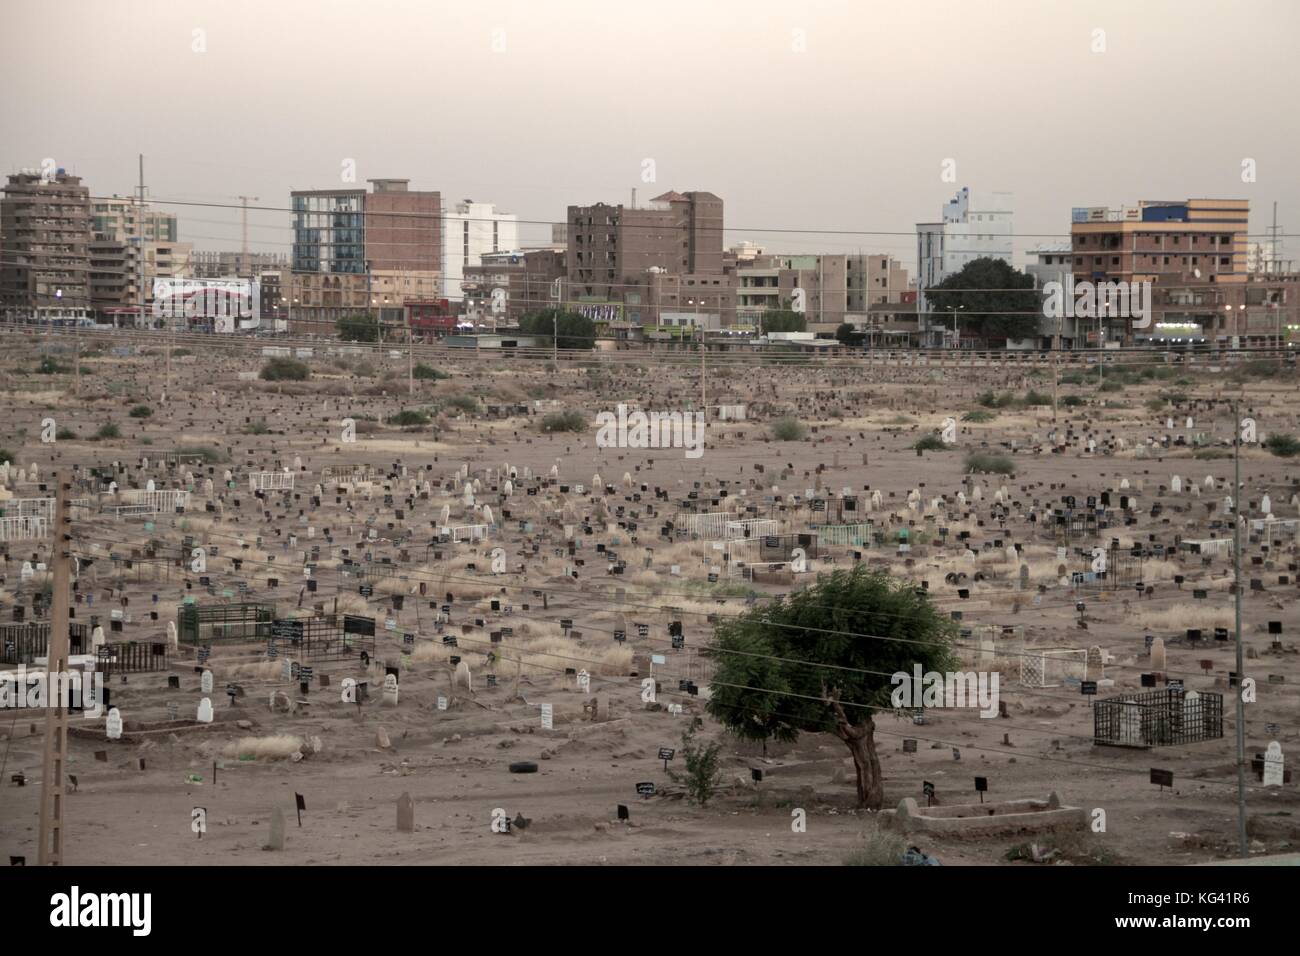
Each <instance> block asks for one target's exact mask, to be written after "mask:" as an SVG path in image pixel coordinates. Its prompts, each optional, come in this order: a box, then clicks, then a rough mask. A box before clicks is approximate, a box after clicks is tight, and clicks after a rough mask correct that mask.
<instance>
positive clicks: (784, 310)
mask: <svg viewBox="0 0 1300 956" xmlns="http://www.w3.org/2000/svg"><path fill="white" fill-rule="evenodd" d="M758 321H759V324H760V325H761V326H762V329H763V333H764V334H766V333H768V332H806V331H808V320H807V318H805V317H804V316H803V315H801V314H800V313H798V312H796V311H795V310H794V309H792V308H791V307H790V301H789V300H788V299H787V300H786V301H785V302H783V303H782V304H781V308H779V309H768V310H766V311H765V312H763V314H762V316H761V317H760V318H759V320H758Z"/></svg>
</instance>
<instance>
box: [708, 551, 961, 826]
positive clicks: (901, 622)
mask: <svg viewBox="0 0 1300 956" xmlns="http://www.w3.org/2000/svg"><path fill="white" fill-rule="evenodd" d="M956 634H957V625H956V624H955V623H954V622H953V621H951V620H949V619H947V618H946V617H945V616H944V615H943V614H942V613H941V612H940V611H939V610H937V609H936V608H935V607H934V606H933V605H931V604H930V601H929V598H928V596H927V594H926V592H924V591H920V590H919V589H917V588H915V587H913V586H912V585H911V584H909V583H907V582H906V581H902V580H897V579H893V578H891V577H890V576H889V575H888V573H886V572H885V571H883V570H874V571H873V570H868V569H867V567H866V566H865V565H860V564H859V565H855V566H854V567H853V568H852V569H840V570H837V571H834V572H832V573H830V574H826V575H821V576H819V577H818V579H817V581H816V582H815V583H814V584H812V585H810V586H809V587H806V588H804V589H802V590H799V591H796V592H794V593H793V594H789V595H786V596H785V597H783V598H782V599H780V600H778V601H774V602H771V603H769V604H766V605H761V606H757V607H754V608H751V609H750V610H749V611H747V612H745V613H744V614H742V615H740V616H739V617H735V618H731V619H729V620H726V621H724V622H723V623H722V624H720V625H718V628H717V632H716V634H715V641H714V644H713V646H712V647H711V648H709V649H708V650H707V651H706V652H705V653H706V655H707V656H708V657H710V658H712V659H713V660H714V661H716V667H715V671H714V677H713V680H712V682H711V688H710V690H711V697H710V700H709V702H708V705H707V708H708V711H709V713H710V714H711V715H712V716H713V717H715V718H716V719H718V720H719V721H721V722H722V723H723V724H724V725H726V727H727V728H728V729H729V730H730V731H731V732H732V733H734V734H736V735H737V736H738V737H741V738H743V739H747V740H755V741H766V740H768V739H772V740H777V741H785V742H792V741H794V740H796V739H797V738H798V736H799V734H800V733H801V732H804V733H832V734H835V736H837V737H839V739H840V740H841V741H843V742H844V744H845V746H847V747H848V748H849V751H850V753H851V754H852V756H853V762H854V767H855V769H856V771H857V791H858V801H859V803H860V804H861V805H862V806H864V807H867V808H869V809H873V810H878V809H880V806H881V803H882V801H883V799H884V788H883V783H882V780H881V775H880V761H879V759H878V757H877V755H876V748H875V737H874V731H875V723H874V720H873V714H874V712H875V711H876V710H878V709H886V710H888V709H891V708H892V704H891V693H892V691H893V688H894V687H895V684H894V683H893V682H892V681H891V680H890V678H891V676H892V675H893V674H895V673H897V672H899V671H902V672H905V673H907V674H911V673H912V672H913V667H914V665H916V664H920V665H921V668H922V671H931V670H934V671H940V672H944V671H949V670H951V669H952V668H953V667H954V666H955V663H956V659H955V656H954V654H953V651H952V645H953V641H954V640H955V637H956Z"/></svg>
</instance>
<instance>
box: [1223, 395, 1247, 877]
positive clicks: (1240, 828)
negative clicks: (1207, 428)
mask: <svg viewBox="0 0 1300 956" xmlns="http://www.w3.org/2000/svg"><path fill="white" fill-rule="evenodd" d="M1232 430H1233V442H1232V449H1233V455H1232V473H1233V485H1232V564H1233V581H1234V584H1233V588H1232V590H1233V592H1234V596H1235V598H1236V624H1237V687H1236V695H1237V841H1238V844H1239V851H1240V854H1241V856H1242V858H1243V859H1244V858H1246V857H1249V856H1250V843H1249V841H1248V840H1247V837H1246V703H1245V701H1243V700H1242V699H1241V682H1242V677H1243V674H1244V668H1243V666H1242V650H1241V406H1240V405H1238V404H1237V403H1236V402H1233V403H1232ZM1228 685H1229V689H1231V685H1232V681H1229V682H1228Z"/></svg>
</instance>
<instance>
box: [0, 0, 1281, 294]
mask: <svg viewBox="0 0 1300 956" xmlns="http://www.w3.org/2000/svg"><path fill="white" fill-rule="evenodd" d="M48 10H49V8H46V7H37V6H31V5H25V6H16V7H13V8H11V9H9V10H8V11H7V13H8V29H7V30H6V32H5V33H4V35H3V36H0V56H3V62H4V66H3V71H4V75H5V79H6V81H7V85H8V86H9V88H10V89H11V90H12V91H14V92H13V93H11V95H10V96H8V97H6V98H5V99H4V101H3V104H2V105H0V128H3V130H4V133H5V135H4V145H3V148H0V162H3V164H4V169H3V171H4V172H5V173H6V174H7V173H11V172H14V171H16V170H18V169H20V168H23V167H33V166H39V165H40V164H41V162H42V160H44V159H45V158H47V157H49V158H52V159H54V160H55V162H56V163H57V165H59V166H61V167H65V168H67V169H68V171H69V172H71V173H74V174H76V175H80V176H82V177H83V178H84V180H85V182H86V184H87V185H88V186H89V187H90V190H91V192H92V194H93V195H97V196H106V195H112V194H119V195H130V194H131V192H132V190H133V189H134V187H135V183H136V168H137V167H136V164H137V158H136V157H137V154H138V153H143V154H144V157H145V176H146V183H147V186H148V192H149V196H150V197H151V199H153V200H154V201H156V202H159V203H160V204H161V203H162V202H163V201H164V200H169V199H170V200H184V201H197V202H216V203H230V204H231V205H232V206H237V205H238V202H239V200H238V198H237V197H238V196H240V195H244V196H257V197H259V200H258V202H257V203H256V205H260V206H272V207H285V206H287V205H288V204H289V192H290V191H291V190H293V189H307V188H327V187H334V188H337V187H341V186H345V185H350V184H348V183H344V182H343V181H342V179H341V169H342V164H343V163H344V162H346V161H348V160H354V161H355V164H356V185H358V186H364V185H365V181H366V180H367V179H370V178H383V177H401V178H409V179H410V180H411V183H412V187H413V188H427V189H437V190H439V191H440V192H441V193H442V195H443V198H444V202H455V201H457V200H460V199H463V198H471V197H472V198H473V199H475V200H479V201H489V202H494V203H496V205H497V207H498V209H499V210H502V211H506V212H512V213H515V214H516V215H518V216H519V217H520V219H521V220H526V221H539V222H555V221H562V220H563V219H564V217H565V209H566V207H567V206H568V205H570V204H586V203H591V202H597V201H606V202H613V203H618V202H627V201H628V200H629V198H630V195H631V191H632V189H634V188H635V189H636V190H637V196H638V199H641V200H645V199H649V198H650V197H651V196H653V195H656V194H658V193H660V192H664V191H666V190H669V189H677V190H682V191H685V190H691V189H702V190H708V191H710V192H713V193H716V194H717V195H719V196H721V197H722V199H723V200H724V201H725V203H726V224H727V231H726V235H725V241H726V243H727V245H732V244H734V243H738V242H740V241H743V240H747V239H748V240H753V241H757V242H759V243H760V244H761V245H763V246H765V247H766V248H767V249H769V250H770V251H780V252H791V253H801V252H802V253H810V252H827V253H834V252H850V251H858V250H861V251H863V252H882V253H885V252H887V253H891V254H893V255H895V256H898V257H899V258H900V259H901V260H902V261H903V263H904V264H905V265H906V266H907V267H908V269H909V270H911V269H913V268H914V262H913V259H914V251H915V238H914V227H915V224H916V223H917V222H926V221H933V220H935V219H937V218H938V217H939V214H940V209H941V207H942V205H943V203H944V202H946V201H947V200H948V199H950V198H951V197H952V195H953V194H954V193H955V192H956V190H957V189H958V188H959V187H961V186H969V187H970V188H971V189H972V190H975V191H979V192H984V191H993V190H1001V191H1010V192H1013V193H1014V194H1015V232H1016V235H1017V239H1016V251H1017V254H1018V255H1017V261H1020V259H1021V256H1020V254H1021V253H1023V251H1024V250H1025V249H1026V248H1027V247H1029V246H1031V245H1034V244H1037V243H1038V242H1042V241H1050V239H1052V238H1065V237H1066V236H1067V235H1068V230H1069V222H1070V209H1071V207H1073V206H1093V205H1104V206H1112V207H1115V206H1121V205H1126V204H1133V203H1136V202H1137V201H1139V200H1142V199H1184V198H1189V197H1216V198H1238V199H1249V200H1250V201H1251V213H1252V216H1251V230H1250V231H1251V234H1252V237H1253V241H1260V240H1262V238H1263V234H1264V232H1265V229H1266V228H1267V227H1268V225H1269V224H1270V220H1271V218H1272V204H1273V202H1275V201H1276V202H1277V203H1278V204H1279V214H1278V221H1279V223H1280V224H1282V225H1284V226H1285V225H1286V224H1287V223H1288V222H1291V223H1295V222H1296V221H1297V216H1300V185H1298V184H1297V181H1296V179H1295V177H1293V176H1292V177H1287V176H1286V174H1285V172H1284V170H1285V168H1286V167H1285V165H1284V164H1285V163H1286V162H1287V161H1288V160H1289V159H1291V158H1292V157H1293V156H1294V155H1295V153H1296V147H1297V145H1298V143H1300V140H1298V137H1297V122H1296V120H1295V119H1294V118H1291V119H1288V118H1287V116H1292V117H1294V114H1293V111H1291V110H1289V109H1287V108H1286V107H1285V106H1280V105H1277V100H1278V99H1279V97H1278V96H1276V95H1275V94H1274V93H1273V91H1278V92H1281V91H1284V90H1286V89H1287V88H1290V87H1293V86H1294V83H1289V82H1288V81H1287V79H1286V78H1287V77H1288V76H1290V77H1291V78H1292V80H1295V79H1296V78H1297V76H1300V67H1297V65H1296V64H1295V62H1294V59H1293V58H1291V57H1288V56H1287V54H1288V53H1289V52H1290V50H1289V47H1290V45H1291V44H1292V43H1293V39H1294V37H1295V36H1296V35H1297V31H1296V27H1297V26H1300V8H1297V6H1296V5H1294V4H1289V3H1285V2H1263V0H1261V2H1251V3H1230V2H1212V0H1202V2H1150V3H1144V4H1142V5H1141V6H1140V7H1135V6H1134V5H1131V4H1128V3H1093V4H1089V5H1088V6H1087V7H1086V8H1085V7H1082V6H1076V5H1072V4H1066V3H1050V2H1042V3H1030V2H1018V0H1006V2H998V3H983V2H959V3H921V4H908V5H891V6H882V7H875V6H870V7H869V6H865V5H862V4H855V3H851V2H846V3H837V2H825V3H817V2H811V3H807V4H805V5H802V6H798V7H790V6H789V5H788V4H781V3H774V2H769V0H756V2H752V3H745V4H738V3H712V4H707V5H705V4H688V3H682V2H676V0H672V2H665V3H660V4H657V5H655V6H654V7H644V8H640V7H638V8H631V7H620V6H615V7H611V6H610V5H608V4H601V3H596V2H592V0H565V2H564V3H563V4H547V5H539V4H531V3H525V2H502V3H497V4H492V5H491V6H490V7H485V6H480V5H475V6H472V7H468V6H463V5H450V4H435V5H428V4H420V3H415V2H374V3H368V4H365V5H360V4H354V3H341V2H332V0H327V2H320V3H298V2H293V3H290V2H285V3H276V4H257V3H250V2H245V0H229V2H221V3H210V2H196V3H174V2H160V0H139V2H131V3H94V2H89V0H71V2H67V3H64V4H61V5H60V6H59V7H58V11H59V16H57V17H51V16H50V15H49V13H48ZM1096 30H1103V31H1104V44H1105V52H1093V48H1094V46H1096V45H1097V43H1098V35H1097V34H1096V33H1095V32H1094V31H1096ZM195 31H203V32H202V33H201V34H197V33H196V32H195ZM796 31H803V32H802V34H800V33H797V32H796ZM494 46H495V47H496V48H497V50H499V52H494ZM198 47H204V49H202V50H198V49H197V48H198ZM801 47H802V51H801V49H800V48H801ZM52 53H56V54H57V61H56V63H55V65H54V66H51V63H50V55H51V54H52ZM1219 78H1222V81H1221V82H1218V80H1219ZM1171 91H1172V92H1171ZM1184 91H1185V92H1184ZM1229 130H1231V132H1229ZM647 159H650V160H653V162H654V165H655V174H656V175H655V181H654V182H645V181H643V179H642V170H643V163H644V161H645V160H647ZM949 159H951V160H954V161H955V164H956V168H955V181H951V182H948V181H944V179H943V178H942V177H941V172H942V171H943V164H944V162H945V160H949ZM1247 159H1249V160H1253V161H1254V163H1255V170H1256V181H1254V182H1243V180H1242V163H1243V161H1245V160H1247ZM164 208H168V209H170V210H172V211H174V212H175V213H176V214H177V216H178V218H179V222H180V238H181V240H183V241H187V242H192V243H194V246H195V248H197V249H238V248H239V243H240V226H239V220H240V213H239V210H238V209H237V208H230V209H219V208H195V207H186V206H165V205H164ZM249 223H250V225H249V238H250V243H249V244H250V248H252V249H254V250H257V251H278V252H284V253H287V252H288V251H289V248H290V240H291V237H292V233H291V230H290V228H289V214H288V213H287V212H276V211H270V212H255V213H252V214H250V217H249ZM772 230H792V231H790V232H773V231H772ZM799 230H827V231H835V230H851V231H855V232H857V231H861V232H862V233H864V234H861V235H834V234H826V235H818V234H816V233H811V232H805V233H801V232H799ZM520 238H521V241H522V242H524V243H525V244H537V243H541V242H545V241H547V240H548V239H549V228H548V227H545V226H542V225H523V226H521V229H520ZM1295 248H1296V245H1295V243H1294V242H1293V241H1289V242H1285V243H1284V246H1283V251H1284V254H1287V253H1289V254H1290V255H1292V257H1294V256H1295V252H1294V250H1295Z"/></svg>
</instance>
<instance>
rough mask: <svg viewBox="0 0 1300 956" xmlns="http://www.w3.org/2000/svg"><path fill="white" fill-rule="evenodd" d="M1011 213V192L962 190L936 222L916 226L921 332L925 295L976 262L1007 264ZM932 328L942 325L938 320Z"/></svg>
mask: <svg viewBox="0 0 1300 956" xmlns="http://www.w3.org/2000/svg"><path fill="white" fill-rule="evenodd" d="M1013 207H1014V196H1013V195H1012V194H1011V193H1009V192H987V193H983V192H972V191H971V189H970V187H968V186H963V187H962V188H961V189H960V190H958V192H957V195H956V196H955V197H953V199H951V200H950V201H949V202H947V203H945V204H944V207H943V213H942V215H941V217H940V219H939V221H938V222H918V223H917V224H916V269H917V275H916V286H917V314H918V316H919V321H920V323H921V327H922V329H923V330H924V329H925V328H927V327H928V324H929V323H928V321H927V315H928V305H927V303H926V297H925V290H926V289H929V288H933V287H934V286H936V285H938V284H939V283H941V282H942V281H943V280H944V279H946V278H947V277H948V276H950V275H954V274H956V273H958V272H960V271H961V270H962V268H964V267H965V266H966V264H967V263H969V262H973V261H974V260H976V259H981V258H986V257H987V258H994V259H1003V260H1005V261H1007V262H1011V253H1012V248H1011V242H1012V236H1013V234H1014V225H1013V221H1014V212H1013ZM936 324H939V325H942V321H941V320H937V319H936Z"/></svg>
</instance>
